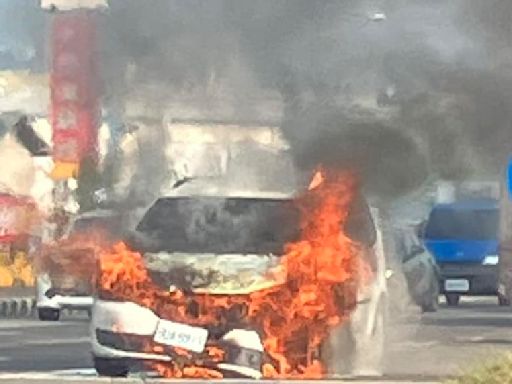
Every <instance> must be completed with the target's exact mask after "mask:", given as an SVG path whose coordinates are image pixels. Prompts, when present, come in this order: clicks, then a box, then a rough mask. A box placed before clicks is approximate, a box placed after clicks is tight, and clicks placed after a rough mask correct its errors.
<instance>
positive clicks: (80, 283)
mask: <svg viewBox="0 0 512 384" xmlns="http://www.w3.org/2000/svg"><path fill="white" fill-rule="evenodd" d="M120 221H121V217H120V215H119V214H117V213H115V212H114V211H111V210H94V211H90V212H86V213H83V214H80V215H78V216H76V217H75V218H74V219H73V220H72V222H71V224H70V225H69V227H68V230H67V232H66V234H65V235H64V240H66V239H69V238H70V237H72V236H74V235H79V236H87V234H91V233H94V234H95V233H101V234H102V238H103V239H105V240H110V241H112V242H113V241H115V240H116V239H118V238H119V237H120V228H121V222H120ZM57 244H58V243H57ZM91 252H94V250H93V249H90V248H88V247H87V246H84V244H83V243H80V242H77V243H71V244H69V246H66V247H63V246H59V245H56V246H54V247H53V248H52V249H51V250H50V251H49V253H48V256H49V257H48V261H47V262H46V263H47V264H48V265H46V266H45V268H44V269H45V270H46V271H47V272H45V273H42V274H39V275H38V276H37V277H36V300H37V302H36V307H37V313H38V316H39V319H40V320H42V321H57V320H59V318H60V313H61V310H62V309H77V310H86V311H88V312H90V309H91V306H92V304H93V297H92V296H93V284H92V279H91V278H89V279H80V278H77V276H74V275H72V274H69V273H65V272H64V268H62V267H61V263H62V262H68V263H69V262H74V260H76V262H77V263H78V264H80V261H79V260H78V258H84V259H87V260H93V259H94V256H92V257H91Z"/></svg>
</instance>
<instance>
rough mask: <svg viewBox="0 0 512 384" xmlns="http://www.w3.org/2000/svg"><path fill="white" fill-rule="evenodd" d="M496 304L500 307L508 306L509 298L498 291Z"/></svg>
mask: <svg viewBox="0 0 512 384" xmlns="http://www.w3.org/2000/svg"><path fill="white" fill-rule="evenodd" d="M498 304H499V305H500V307H508V306H510V300H509V299H508V298H507V297H506V296H505V295H502V294H501V293H498Z"/></svg>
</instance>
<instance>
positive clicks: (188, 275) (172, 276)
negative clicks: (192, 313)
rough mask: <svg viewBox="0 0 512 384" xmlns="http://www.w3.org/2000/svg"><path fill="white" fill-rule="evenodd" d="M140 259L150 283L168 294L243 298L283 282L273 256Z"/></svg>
mask: <svg viewBox="0 0 512 384" xmlns="http://www.w3.org/2000/svg"><path fill="white" fill-rule="evenodd" d="M144 258H145V262H146V267H147V268H148V270H149V271H150V274H151V275H152V278H153V281H154V282H155V283H156V284H158V285H159V286H161V287H162V288H164V287H165V288H166V289H170V290H173V289H176V288H185V289H190V290H192V291H193V292H196V293H209V294H218V295H243V294H249V293H251V292H255V291H258V290H262V289H266V288H270V287H273V286H276V285H279V284H282V283H284V281H285V280H286V275H285V273H284V270H283V269H282V267H281V266H280V264H279V257H278V256H275V255H255V254H190V253H166V252H160V253H146V254H145V255H144Z"/></svg>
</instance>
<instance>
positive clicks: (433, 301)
mask: <svg viewBox="0 0 512 384" xmlns="http://www.w3.org/2000/svg"><path fill="white" fill-rule="evenodd" d="M395 250H396V254H397V257H398V259H399V261H400V262H401V263H402V270H403V273H404V276H405V280H406V282H407V287H408V290H409V294H410V296H411V298H412V299H413V301H414V303H415V304H416V305H418V306H419V307H420V308H421V310H422V311H423V312H435V311H437V308H438V303H439V281H440V270H439V267H438V266H437V264H436V261H435V260H434V257H433V256H432V255H431V254H430V252H428V251H427V250H426V249H425V247H424V246H423V244H422V242H421V240H420V239H419V237H418V231H417V228H416V227H415V226H413V225H410V226H403V227H401V228H397V229H395Z"/></svg>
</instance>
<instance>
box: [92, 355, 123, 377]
mask: <svg viewBox="0 0 512 384" xmlns="http://www.w3.org/2000/svg"><path fill="white" fill-rule="evenodd" d="M94 369H95V370H96V373H97V374H98V376H107V377H126V376H128V372H129V368H128V364H126V361H125V360H122V359H108V358H103V357H94Z"/></svg>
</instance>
